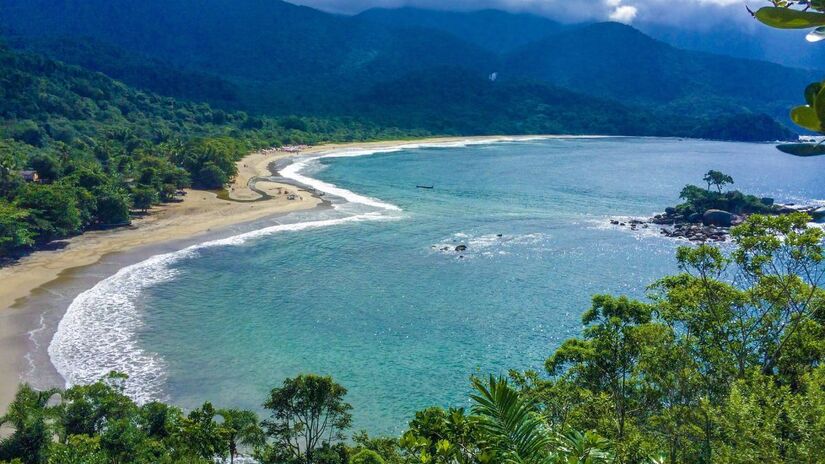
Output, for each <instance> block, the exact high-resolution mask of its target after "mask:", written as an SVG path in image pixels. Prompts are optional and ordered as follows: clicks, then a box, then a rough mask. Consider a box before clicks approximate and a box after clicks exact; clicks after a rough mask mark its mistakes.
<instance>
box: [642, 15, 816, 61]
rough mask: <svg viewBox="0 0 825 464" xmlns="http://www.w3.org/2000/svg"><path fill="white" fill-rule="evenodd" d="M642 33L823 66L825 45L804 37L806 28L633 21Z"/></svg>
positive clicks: (689, 45) (694, 46)
mask: <svg viewBox="0 0 825 464" xmlns="http://www.w3.org/2000/svg"><path fill="white" fill-rule="evenodd" d="M636 27H637V28H639V29H640V30H641V31H643V32H644V33H645V34H648V35H650V36H651V37H654V38H656V39H659V40H662V41H664V42H667V43H669V44H671V45H673V46H675V47H678V48H683V49H687V50H696V51H703V52H707V53H714V54H719V55H727V56H733V57H737V58H746V59H753V60H763V61H770V62H772V63H777V64H781V65H783V66H791V67H796V68H805V69H822V68H823V67H825V47H823V46H822V45H821V44H816V43H814V44H811V43H808V42H806V41H805V35H806V34H807V33H808V31H807V30H792V29H790V30H788V29H786V30H780V29H773V28H770V27H767V26H765V25H764V24H762V23H759V22H757V21H755V20H754V21H753V22H752V23H751V24H741V23H726V22H723V23H720V24H716V25H706V26H703V27H699V28H679V27H672V26H663V25H659V24H650V23H643V24H638V25H636Z"/></svg>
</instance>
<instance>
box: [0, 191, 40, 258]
mask: <svg viewBox="0 0 825 464" xmlns="http://www.w3.org/2000/svg"><path fill="white" fill-rule="evenodd" d="M28 218H29V212H28V211H26V210H24V209H21V208H18V207H16V206H14V205H12V204H9V203H8V202H6V201H4V200H0V255H3V254H8V253H9V252H11V251H12V250H16V249H19V248H22V247H27V246H29V245H31V244H33V243H34V237H35V234H34V232H32V231H31V230H30V229H29V223H28Z"/></svg>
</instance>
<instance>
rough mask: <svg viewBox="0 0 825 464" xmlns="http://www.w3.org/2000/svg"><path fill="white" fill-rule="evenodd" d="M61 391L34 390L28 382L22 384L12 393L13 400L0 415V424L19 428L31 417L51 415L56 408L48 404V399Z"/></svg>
mask: <svg viewBox="0 0 825 464" xmlns="http://www.w3.org/2000/svg"><path fill="white" fill-rule="evenodd" d="M61 393H63V391H62V390H60V389H59V388H50V389H48V390H42V391H41V390H35V389H34V388H32V387H31V386H29V385H28V384H23V385H21V386H20V388H19V389H18V390H17V393H16V394H15V395H14V401H12V402H11V404H9V407H8V410H7V411H6V414H5V415H3V416H0V426H3V425H7V424H8V425H11V426H12V427H13V428H15V429H17V430H19V429H22V428H24V427H25V426H26V424H27V423H28V422H29V421H30V420H31V419H32V418H33V417H38V416H39V417H43V418H47V417H52V416H53V415H54V413H55V410H56V408H55V407H50V406H49V401H50V400H51V399H52V397H53V396H55V395H60V394H61Z"/></svg>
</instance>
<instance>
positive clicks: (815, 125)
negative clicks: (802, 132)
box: [791, 105, 822, 132]
mask: <svg viewBox="0 0 825 464" xmlns="http://www.w3.org/2000/svg"><path fill="white" fill-rule="evenodd" d="M791 121H793V122H794V123H796V124H797V125H799V126H802V127H804V128H805V129H808V130H811V131H814V132H820V131H822V122H821V121H820V120H819V116H817V114H816V111H815V110H814V109H813V108H812V107H810V106H807V105H806V106H797V107H796V108H794V109H792V110H791Z"/></svg>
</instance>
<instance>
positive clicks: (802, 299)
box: [0, 213, 825, 464]
mask: <svg viewBox="0 0 825 464" xmlns="http://www.w3.org/2000/svg"><path fill="white" fill-rule="evenodd" d="M809 219H810V218H809V217H808V216H807V215H805V214H802V213H795V214H789V215H785V216H759V215H754V216H751V217H749V218H748V219H747V220H746V221H745V222H744V223H743V224H742V225H740V226H738V227H736V228H734V229H733V231H732V238H733V240H734V247H733V248H732V249H731V248H726V249H724V250H723V249H720V248H717V247H714V246H710V245H705V244H703V245H699V246H697V247H688V246H686V247H681V248H680V249H679V250H678V253H677V256H676V257H677V260H678V263H679V268H680V273H678V274H676V275H672V276H667V277H664V278H662V279H660V280H659V281H657V282H655V283H653V285H651V286H650V287H649V298H648V299H647V300H645V301H639V300H634V299H631V298H628V297H625V296H612V295H597V296H595V297H593V304H592V307H591V308H590V309H589V310H588V311H586V312H585V313H584V315H583V316H582V322H583V325H584V328H583V331H582V333H581V335H580V336H579V337H576V338H571V339H569V340H567V341H565V342H564V343H562V344H561V346H559V347H558V349H557V350H556V351H555V352H554V353H553V354H552V355H551V356H550V357H549V358H548V359H547V361H546V364H545V373H544V374H542V373H540V372H537V371H527V372H516V371H513V372H510V376H509V379H508V378H497V377H494V376H491V377H489V378H487V379H479V378H473V379H472V387H473V388H472V394H471V395H470V398H471V401H472V407H471V408H470V409H469V411H467V410H464V409H459V408H449V409H443V408H440V407H431V408H427V409H424V410H422V411H419V412H418V413H416V414H415V416H414V417H413V418H412V420H411V421H410V423H409V426H408V429H407V431H406V432H404V433H403V434H402V435H401V436H400V438H393V437H377V438H376V437H370V436H369V435H367V433H366V432H359V433H356V434H354V435H352V436H351V440H349V441H347V440H346V438H347V437H346V432H347V430H348V429H349V428H350V425H351V409H352V407H351V406H350V405H349V404H348V403H347V402H346V401H345V397H346V393H347V392H346V389H345V388H344V387H342V386H341V385H338V384H337V383H335V382H334V381H333V380H332V379H331V378H329V377H319V376H314V375H303V376H299V377H297V378H295V379H287V380H285V381H284V383H283V384H282V385H281V386H280V387H277V388H274V389H273V390H272V391H271V392H270V394H269V396H268V397H267V398H266V399H265V402H264V403H263V405H262V406H263V410H264V411H265V412H266V414H267V416H266V417H265V418H264V419H263V420H259V419H258V417H257V415H256V414H255V413H254V412H251V411H238V410H231V409H215V408H214V407H213V406H212V405H211V404H210V403H208V402H207V403H204V404H203V405H202V406H201V407H200V408H197V409H195V410H193V411H190V412H189V413H188V414H187V413H184V412H183V411H181V410H180V409H178V408H176V407H173V406H169V405H165V404H162V403H158V402H152V403H147V404H144V405H137V404H135V403H134V402H132V400H130V399H129V398H127V397H126V396H125V395H124V394H123V390H122V385H123V382H124V380H125V378H124V376H122V375H118V374H112V375H110V376H108V377H107V378H105V379H103V380H101V381H100V382H98V383H95V384H92V385H87V386H75V387H72V388H69V389H68V390H65V391H61V390H50V391H44V392H39V391H35V390H33V389H32V388H30V387H28V386H22V387H21V389H20V390H19V392H18V393H17V397H16V399H15V401H14V403H12V405H11V406H10V408H9V411H8V413H7V414H6V415H5V416H3V417H2V418H0V423H2V424H5V426H6V428H7V430H9V433H7V434H6V435H5V438H3V439H2V440H1V441H0V460H3V459H5V460H7V461H9V460H14V459H19V460H20V462H23V463H26V464H28V463H37V464H39V463H69V464H71V463H78V464H79V463H104V462H105V463H110V462H114V463H121V462H123V463H125V462H136V463H149V462H161V463H163V462H167V463H177V462H187V463H197V462H204V463H206V462H212V461H213V460H214V459H228V460H230V461H232V460H234V458H235V457H236V455H237V454H238V453H239V452H244V453H245V454H247V455H249V454H252V455H254V456H255V457H256V458H257V459H258V460H259V461H260V462H263V463H307V464H310V463H315V464H322V463H324V464H327V463H328V464H336V463H340V464H343V463H353V464H366V463H369V464H381V463H387V464H407V463H410V464H412V463H423V464H455V463H459V464H492V463H519V464H539V463H541V464H552V463H607V462H618V463H654V462H655V463H664V462H668V463H711V462H714V463H716V462H719V463H752V462H759V461H764V462H825V365H823V364H822V361H823V359H825V292H823V290H822V288H821V284H822V280H823V277H824V276H825V263H823V258H825V254H824V253H825V249H823V231H822V229H820V228H815V227H809V226H808V221H809Z"/></svg>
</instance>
